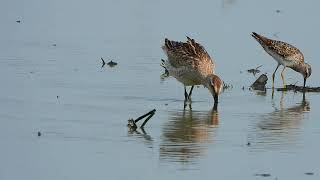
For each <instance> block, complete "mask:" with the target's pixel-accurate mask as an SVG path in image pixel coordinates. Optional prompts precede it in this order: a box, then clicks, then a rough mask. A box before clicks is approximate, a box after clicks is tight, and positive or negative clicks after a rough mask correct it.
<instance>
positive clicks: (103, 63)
mask: <svg viewBox="0 0 320 180" xmlns="http://www.w3.org/2000/svg"><path fill="white" fill-rule="evenodd" d="M101 61H102V66H101V68H103V67H104V65H106V62H105V61H104V60H103V58H101Z"/></svg>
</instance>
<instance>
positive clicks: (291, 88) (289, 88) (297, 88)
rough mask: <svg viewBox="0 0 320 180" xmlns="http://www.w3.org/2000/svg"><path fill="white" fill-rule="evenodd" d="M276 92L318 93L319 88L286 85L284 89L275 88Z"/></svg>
mask: <svg viewBox="0 0 320 180" xmlns="http://www.w3.org/2000/svg"><path fill="white" fill-rule="evenodd" d="M277 91H299V92H320V87H305V88H304V87H303V86H296V85H294V84H290V85H286V87H284V88H277Z"/></svg>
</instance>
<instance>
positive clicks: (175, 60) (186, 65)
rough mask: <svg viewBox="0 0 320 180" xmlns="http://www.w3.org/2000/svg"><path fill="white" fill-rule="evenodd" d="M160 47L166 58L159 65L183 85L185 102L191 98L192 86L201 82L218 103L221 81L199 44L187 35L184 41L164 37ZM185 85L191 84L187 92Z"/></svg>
mask: <svg viewBox="0 0 320 180" xmlns="http://www.w3.org/2000/svg"><path fill="white" fill-rule="evenodd" d="M162 49H163V51H164V52H165V53H166V55H167V56H168V60H167V61H165V60H162V63H161V66H162V67H164V68H165V69H166V72H168V73H169V75H170V76H173V77H175V78H176V79H177V80H178V81H179V82H181V83H182V84H183V85H184V98H185V99H184V101H185V103H186V102H187V101H188V100H189V101H190V100H191V94H192V90H193V88H194V86H195V85H201V84H202V85H203V86H204V87H206V88H208V90H209V91H210V93H211V94H212V96H213V98H214V103H215V104H217V103H218V96H219V94H220V93H221V91H222V87H223V83H222V81H221V79H220V78H219V77H218V76H217V75H216V74H215V73H214V68H215V65H214V63H213V61H212V59H211V57H210V56H209V54H208V53H207V51H206V50H205V49H204V47H203V46H202V45H201V44H199V43H197V42H196V41H195V40H194V39H191V38H189V37H188V36H187V41H186V42H178V41H171V40H168V39H167V38H166V39H165V43H164V45H163V46H162ZM186 86H191V89H190V92H189V94H188V93H187V90H186Z"/></svg>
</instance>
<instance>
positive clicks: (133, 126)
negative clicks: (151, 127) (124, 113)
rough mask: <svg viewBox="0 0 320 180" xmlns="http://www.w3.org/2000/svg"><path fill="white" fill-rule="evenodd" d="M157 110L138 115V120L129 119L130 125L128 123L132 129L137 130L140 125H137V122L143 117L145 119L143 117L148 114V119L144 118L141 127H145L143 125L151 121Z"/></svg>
mask: <svg viewBox="0 0 320 180" xmlns="http://www.w3.org/2000/svg"><path fill="white" fill-rule="evenodd" d="M155 112H156V109H153V110H152V111H149V112H148V113H146V114H144V115H142V116H140V117H138V118H137V119H136V120H133V119H129V120H128V125H127V126H128V128H129V129H130V130H136V129H137V128H138V126H137V124H136V123H137V122H138V121H140V120H141V119H143V118H145V117H147V116H148V117H147V119H146V120H144V122H143V123H142V125H141V126H140V128H143V127H144V126H145V125H146V124H147V122H148V121H149V119H150V118H151V117H152V116H153V115H154V114H155Z"/></svg>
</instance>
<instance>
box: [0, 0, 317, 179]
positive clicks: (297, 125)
mask: <svg viewBox="0 0 320 180" xmlns="http://www.w3.org/2000/svg"><path fill="white" fill-rule="evenodd" d="M318 5H319V3H318V2H313V3H306V2H294V3H293V2H291V1H289V0H287V1H283V2H279V1H274V2H270V1H265V2H263V1H259V2H258V1H257V2H249V1H248V2H246V1H244V2H243V1H239V0H228V1H216V2H210V1H207V2H203V3H199V2H197V1H195V2H188V3H186V2H184V1H181V2H172V1H161V2H149V1H139V2H133V1H132V2H131V1H98V0H97V1H90V2H89V1H88V2H78V1H68V2H65V1H54V2H50V3H48V2H44V1H43V2H42V1H41V2H40V1H28V2H27V1H26V2H18V1H7V2H5V3H3V5H2V6H1V7H0V9H1V11H0V13H1V16H0V20H1V22H2V24H3V26H2V28H1V34H0V36H1V41H0V48H1V53H0V81H1V93H0V139H1V140H0V146H1V149H0V159H1V163H0V179H11V180H13V179H52V180H53V179H75V180H80V179H129V178H139V179H175V178H183V179H194V178H199V177H201V179H212V178H215V179H278V180H281V179H297V180H298V179H306V178H308V179H319V174H320V168H319V157H318V152H319V149H320V142H319V138H320V126H319V118H318V117H319V115H320V112H319V107H320V94H318V93H310V92H308V93H305V96H303V93H301V92H294V91H286V92H281V91H275V92H274V93H272V90H271V89H270V87H271V81H270V80H271V74H272V72H273V70H274V69H275V67H276V63H275V61H274V60H273V59H272V58H271V57H270V56H268V55H267V54H266V53H265V52H264V51H263V50H262V48H261V47H259V46H258V44H257V43H256V42H255V40H254V39H252V37H251V36H250V33H251V32H252V31H256V32H260V33H263V34H265V35H268V36H269V37H272V36H274V39H281V40H285V41H287V42H290V43H292V44H294V45H296V46H297V47H299V48H300V50H301V51H302V52H303V53H304V55H305V59H306V61H307V62H308V63H310V64H311V65H312V70H313V71H312V75H311V77H310V78H309V79H308V81H307V85H308V86H311V87H318V86H320V82H319V79H318V77H320V63H319V61H318V59H319V54H318V50H317V49H318V39H317V38H315V36H314V35H315V34H317V32H319V30H320V25H319V24H318V23H317V21H311V20H310V19H313V18H316V17H319V11H318V10H317V7H318ZM16 21H19V23H17V22H16ZM305 27H308V28H305ZM185 35H188V36H190V37H192V38H194V39H196V40H197V41H199V42H201V43H202V44H203V45H204V46H205V47H206V49H207V51H208V52H209V54H210V55H211V57H213V58H214V60H215V62H216V65H217V67H216V72H217V74H219V76H220V77H221V78H222V79H223V80H224V81H225V82H226V83H228V84H230V85H232V88H230V89H227V90H226V91H225V92H224V93H223V94H222V95H221V98H220V100H221V102H220V103H219V105H218V108H217V110H215V109H213V98H212V97H211V95H210V93H209V92H208V90H207V89H204V88H203V87H202V86H200V87H195V89H194V92H193V97H192V98H193V99H192V100H193V101H192V109H189V108H188V107H187V108H186V109H185V110H184V109H183V98H184V96H183V86H182V85H181V84H179V83H178V82H177V81H176V80H175V79H173V78H165V79H161V78H160V75H161V74H162V73H163V69H162V68H161V67H160V65H159V64H160V60H161V58H166V57H165V55H164V53H163V52H162V50H161V45H162V43H163V41H164V38H165V37H168V38H170V39H174V40H185ZM101 57H103V59H104V61H105V63H106V64H107V63H108V62H111V61H112V62H116V63H117V65H116V66H113V67H112V68H111V67H110V66H109V65H106V66H103V67H101V66H102V64H101V63H102V62H101V61H102V60H101ZM260 65H262V66H261V67H260V68H259V71H260V72H259V73H257V74H254V75H253V74H252V73H249V72H247V71H246V70H247V69H251V68H253V67H258V66H260ZM265 73H266V74H267V76H268V78H269V80H268V83H267V85H266V86H267V88H266V91H250V90H249V87H250V85H251V84H252V83H253V82H254V81H255V80H256V78H258V77H259V76H260V75H261V74H265ZM281 83H282V82H281V77H280V74H277V76H276V83H275V84H276V86H277V87H281ZM286 83H287V84H296V85H302V83H303V78H302V77H301V76H300V75H299V74H297V73H295V72H293V71H292V70H287V73H286ZM243 87H244V88H243ZM154 108H155V109H156V110H157V111H156V113H155V115H154V116H153V117H152V118H151V119H150V120H149V122H148V123H147V124H146V125H145V128H144V130H142V129H140V128H138V129H137V130H136V131H130V132H129V131H128V128H127V126H126V125H127V122H128V119H129V118H136V117H139V116H141V115H143V114H145V113H146V112H148V111H150V110H152V109H154Z"/></svg>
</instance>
